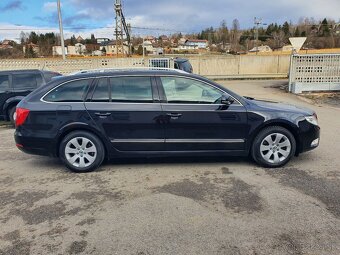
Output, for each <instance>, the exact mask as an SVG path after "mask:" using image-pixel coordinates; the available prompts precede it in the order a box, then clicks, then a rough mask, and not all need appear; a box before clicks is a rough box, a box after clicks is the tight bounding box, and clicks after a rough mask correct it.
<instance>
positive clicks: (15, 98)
mask: <svg viewBox="0 0 340 255" xmlns="http://www.w3.org/2000/svg"><path fill="white" fill-rule="evenodd" d="M18 74H19V75H20V74H28V75H40V76H41V84H37V86H38V87H39V86H42V85H45V84H46V83H48V82H49V81H50V78H49V77H48V76H47V74H55V75H56V76H57V75H60V74H58V73H55V72H49V71H41V70H12V71H1V72H0V75H8V76H9V88H8V89H7V90H6V91H0V119H3V120H10V119H9V116H8V111H9V109H11V108H12V107H14V106H16V105H17V104H18V103H19V102H20V101H21V100H22V99H23V98H24V97H25V96H27V95H28V94H30V93H31V92H32V91H33V90H34V89H35V88H29V89H20V84H16V87H17V88H16V89H14V84H13V75H18Z"/></svg>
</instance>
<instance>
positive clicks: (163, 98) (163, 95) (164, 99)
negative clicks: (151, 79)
mask: <svg viewBox="0 0 340 255" xmlns="http://www.w3.org/2000/svg"><path fill="white" fill-rule="evenodd" d="M162 77H175V78H183V79H189V80H194V81H197V82H200V83H202V84H205V85H207V86H209V87H212V88H214V89H217V90H219V91H220V92H221V93H222V94H223V95H225V96H227V97H231V98H232V99H234V103H233V104H232V105H233V106H239V105H240V106H243V104H242V103H241V102H240V101H239V100H238V99H237V98H235V97H234V96H232V95H230V94H229V93H228V92H226V91H224V90H222V89H221V88H219V87H217V86H214V85H213V84H210V83H208V82H206V81H203V80H200V79H196V78H193V77H187V76H180V75H159V76H158V77H157V78H158V79H157V84H158V88H159V93H160V98H161V102H162V103H163V104H169V105H223V104H221V103H218V104H214V103H212V104H207V103H205V104H204V103H203V104H200V103H197V104H195V103H192V104H190V103H187V104H186V103H169V102H168V100H167V97H166V93H165V90H164V86H163V82H162V79H161V78H162Z"/></svg>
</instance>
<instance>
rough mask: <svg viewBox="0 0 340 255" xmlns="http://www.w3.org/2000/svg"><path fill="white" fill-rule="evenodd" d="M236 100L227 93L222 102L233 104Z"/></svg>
mask: <svg viewBox="0 0 340 255" xmlns="http://www.w3.org/2000/svg"><path fill="white" fill-rule="evenodd" d="M234 102H235V99H234V98H232V97H231V96H227V95H225V96H223V97H222V100H221V103H222V104H225V105H232V104H233V103H234Z"/></svg>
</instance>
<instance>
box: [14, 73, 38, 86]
mask: <svg viewBox="0 0 340 255" xmlns="http://www.w3.org/2000/svg"><path fill="white" fill-rule="evenodd" d="M12 82H13V88H14V90H24V89H35V88H37V87H39V86H40V85H41V84H42V83H43V80H42V77H41V75H40V74H14V75H13V78H12Z"/></svg>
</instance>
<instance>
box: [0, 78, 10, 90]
mask: <svg viewBox="0 0 340 255" xmlns="http://www.w3.org/2000/svg"><path fill="white" fill-rule="evenodd" d="M8 89H9V76H8V75H0V91H2V92H4V91H7V90H8Z"/></svg>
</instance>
